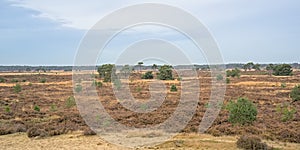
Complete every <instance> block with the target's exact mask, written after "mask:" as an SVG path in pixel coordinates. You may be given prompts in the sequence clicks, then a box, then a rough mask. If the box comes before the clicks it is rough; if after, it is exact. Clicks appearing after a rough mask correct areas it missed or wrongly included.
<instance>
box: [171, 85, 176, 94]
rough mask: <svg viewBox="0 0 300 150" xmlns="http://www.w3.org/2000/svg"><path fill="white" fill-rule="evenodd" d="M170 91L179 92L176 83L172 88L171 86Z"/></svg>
mask: <svg viewBox="0 0 300 150" xmlns="http://www.w3.org/2000/svg"><path fill="white" fill-rule="evenodd" d="M170 91H171V92H177V87H176V85H174V84H173V85H171V88H170Z"/></svg>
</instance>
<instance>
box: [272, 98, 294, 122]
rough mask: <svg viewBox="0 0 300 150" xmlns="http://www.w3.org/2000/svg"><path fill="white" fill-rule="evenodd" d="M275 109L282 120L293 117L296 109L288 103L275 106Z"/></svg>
mask: <svg viewBox="0 0 300 150" xmlns="http://www.w3.org/2000/svg"><path fill="white" fill-rule="evenodd" d="M276 111H277V113H279V114H280V115H281V118H280V120H281V121H283V122H287V121H290V120H292V119H294V115H295V113H296V109H295V108H294V107H292V106H291V105H290V104H288V103H284V104H282V105H279V106H277V108H276Z"/></svg>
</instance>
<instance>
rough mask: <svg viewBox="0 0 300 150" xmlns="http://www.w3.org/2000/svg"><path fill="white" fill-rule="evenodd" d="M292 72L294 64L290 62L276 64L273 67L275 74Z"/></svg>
mask: <svg viewBox="0 0 300 150" xmlns="http://www.w3.org/2000/svg"><path fill="white" fill-rule="evenodd" d="M292 73H293V70H292V66H291V65H289V64H281V65H276V66H275V67H274V68H273V75H275V76H290V75H292Z"/></svg>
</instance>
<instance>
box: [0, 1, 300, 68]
mask: <svg viewBox="0 0 300 150" xmlns="http://www.w3.org/2000/svg"><path fill="white" fill-rule="evenodd" d="M145 2H154V3H163V4H169V5H172V6H176V7H179V8H181V9H183V10H186V11H188V12H189V13H191V14H192V15H194V16H195V17H197V18H198V19H199V20H200V21H201V22H202V23H203V24H204V25H205V26H206V27H207V28H208V29H209V31H210V32H211V34H212V35H213V36H214V38H215V40H216V41H217V43H218V45H219V48H220V51H221V53H222V55H223V59H224V61H225V62H226V63H235V62H248V61H254V62H259V63H271V62H272V63H282V62H287V63H292V62H300V46H299V42H300V1H299V0H285V1H283V0H278V1H274V0H264V1H262V0H251V1H250V0H248V1H246V0H244V1H241V0H226V1H225V0H209V1H208V0H127V1H124V0H114V1H104V0H86V1H79V0H78V1H75V0H64V1H61V0H43V1H41V0H1V1H0V18H1V20H0V51H1V55H0V65H72V64H73V61H74V56H75V54H76V51H77V48H78V45H79V44H80V41H81V40H82V38H83V37H84V35H85V34H86V32H87V31H88V30H89V29H90V28H91V27H92V26H93V25H94V24H95V23H97V22H98V21H99V20H100V19H101V18H102V17H104V16H106V15H108V14H109V13H111V12H114V11H115V10H117V9H120V8H123V7H126V6H129V5H133V4H140V3H145ZM156 28H157V27H149V26H148V27H145V28H144V29H143V28H141V29H136V30H134V31H136V32H135V33H132V34H130V35H131V36H132V37H136V36H135V34H139V35H141V34H144V36H145V37H147V36H149V33H152V34H153V35H151V37H152V36H154V35H157V36H161V35H159V33H160V32H159V31H160V30H159V29H157V30H156ZM151 29H153V30H151ZM143 30H144V31H149V30H150V31H151V32H149V33H147V32H143ZM155 32H157V33H155ZM173 32H174V31H173ZM154 33H155V34H154ZM167 35H170V37H168V36H167ZM164 36H166V37H165V38H166V39H168V40H170V42H174V41H178V39H176V38H174V37H178V38H180V36H174V35H172V34H166V35H164ZM171 36H172V37H171ZM126 39H128V35H127V36H124V37H122V36H120V37H119V38H118V39H117V40H116V41H124V40H126ZM133 39H134V38H133ZM181 42H186V41H181ZM112 43H114V44H111V46H110V47H109V48H108V50H107V51H110V52H108V53H106V55H108V56H109V55H111V56H112V57H111V58H108V57H105V58H106V59H104V60H102V62H105V61H107V62H110V61H112V60H113V59H114V58H113V56H115V55H114V53H117V51H118V50H117V49H118V48H119V45H118V42H112ZM119 43H124V42H119ZM125 43H126V42H125ZM191 55H193V54H191ZM199 58H201V56H199ZM193 61H194V63H203V62H202V60H199V61H198V60H197V59H195V60H193ZM197 61H198V62H197Z"/></svg>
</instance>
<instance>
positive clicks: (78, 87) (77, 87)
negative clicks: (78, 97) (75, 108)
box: [75, 84, 82, 93]
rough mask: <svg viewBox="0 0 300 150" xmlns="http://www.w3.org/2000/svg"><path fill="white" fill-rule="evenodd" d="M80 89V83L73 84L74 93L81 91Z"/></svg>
mask: <svg viewBox="0 0 300 150" xmlns="http://www.w3.org/2000/svg"><path fill="white" fill-rule="evenodd" d="M81 91H82V86H81V85H80V84H77V85H76V86H75V92H76V93H79V92H81Z"/></svg>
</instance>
